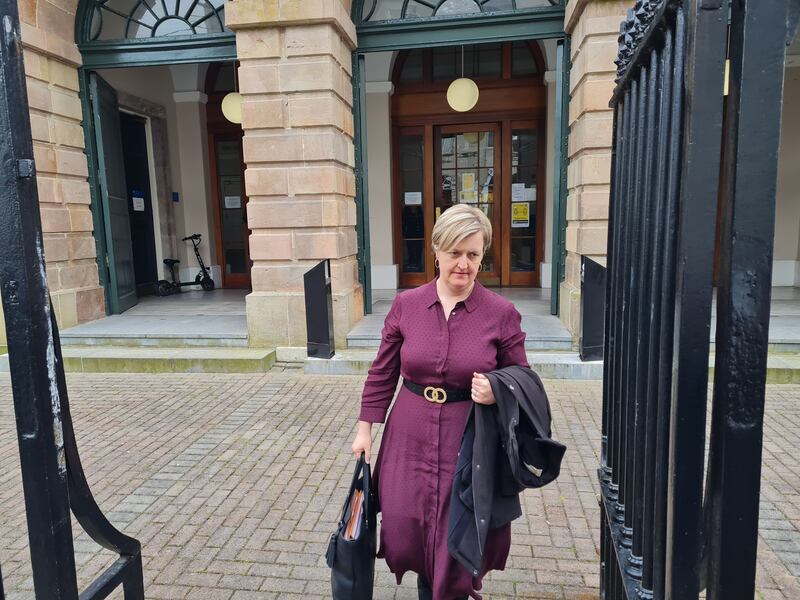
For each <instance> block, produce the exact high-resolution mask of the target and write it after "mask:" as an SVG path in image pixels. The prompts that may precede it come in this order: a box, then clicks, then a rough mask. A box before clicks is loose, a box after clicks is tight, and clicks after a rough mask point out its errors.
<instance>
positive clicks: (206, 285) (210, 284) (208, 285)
mask: <svg viewBox="0 0 800 600" xmlns="http://www.w3.org/2000/svg"><path fill="white" fill-rule="evenodd" d="M200 285H201V286H202V288H203V289H204V290H205V291H207V292H210V291H212V290H213V289H214V280H213V279H211V277H204V278H203V279H202V280H201V281H200Z"/></svg>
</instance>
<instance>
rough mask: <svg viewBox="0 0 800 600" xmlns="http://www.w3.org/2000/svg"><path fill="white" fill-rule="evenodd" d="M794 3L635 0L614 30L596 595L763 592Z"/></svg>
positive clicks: (798, 0)
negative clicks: (761, 544)
mask: <svg viewBox="0 0 800 600" xmlns="http://www.w3.org/2000/svg"><path fill="white" fill-rule="evenodd" d="M799 7H800V0H773V1H771V2H764V1H763V0H733V1H732V2H731V3H730V27H728V17H729V3H728V2H727V1H723V0H660V1H659V0H644V1H642V0H640V1H639V2H637V3H636V5H635V8H634V9H633V10H631V11H629V12H628V18H627V20H626V21H624V22H623V23H622V26H621V34H620V47H619V55H618V59H617V65H618V67H619V69H618V78H617V87H616V89H615V91H614V95H613V98H612V101H611V107H612V108H613V109H614V134H613V135H614V145H613V154H612V186H611V201H610V214H609V237H608V267H609V277H608V285H607V298H606V324H605V327H606V331H605V357H606V360H605V364H604V390H603V391H604V393H603V424H602V431H603V437H602V464H601V467H600V469H599V471H598V475H599V478H600V483H601V488H602V500H601V504H602V510H601V513H602V533H601V546H602V551H601V560H602V563H601V596H602V597H603V598H608V599H614V600H616V599H630V598H656V599H662V598H667V599H676V600H690V599H695V600H696V599H697V598H698V594H699V592H700V590H701V589H703V588H707V597H708V598H709V599H710V600H717V599H724V600H737V599H740V598H741V599H744V598H747V599H751V598H753V595H754V581H755V554H756V545H757V531H758V499H759V481H760V472H761V437H762V421H763V409H764V385H765V381H766V363H767V342H768V337H767V334H768V324H769V308H770V283H771V275H772V247H773V236H774V219H775V191H776V180H777V153H778V144H779V132H780V111H781V103H782V92H783V76H784V53H785V45H786V43H787V41H788V39H790V38H791V34H792V33H793V30H794V29H795V27H796V23H797V13H798V8H799ZM726 46H727V47H728V56H729V57H730V95H729V97H728V99H727V104H724V103H723V88H724V78H725V71H726V69H725V59H726ZM723 107H725V108H723ZM723 114H724V119H723ZM723 121H724V122H725V127H726V129H725V139H726V144H725V148H724V152H723V153H722V157H721V153H720V148H721V145H722V139H723V138H722V129H723ZM721 162H722V164H721ZM720 168H722V186H721V190H720ZM720 191H721V193H722V196H721V204H720V206H721V207H722V208H721V211H722V214H721V215H720V216H721V223H722V226H721V231H720V234H719V235H720V240H721V246H720V247H721V263H720V284H719V287H718V289H717V308H718V310H717V313H718V318H717V331H716V357H715V363H714V366H715V371H714V394H713V403H712V421H711V437H710V441H709V443H710V454H709V459H708V467H707V469H706V468H705V464H704V451H705V444H706V409H707V396H708V367H709V345H710V343H709V342H710V334H711V332H710V318H711V302H712V269H713V260H714V241H715V235H714V233H715V224H716V217H717V203H718V194H719V193H720ZM704 476H705V478H706V486H705V493H704V490H703V478H704Z"/></svg>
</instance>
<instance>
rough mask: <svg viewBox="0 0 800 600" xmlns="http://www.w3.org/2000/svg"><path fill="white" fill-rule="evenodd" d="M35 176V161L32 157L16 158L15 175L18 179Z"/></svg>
mask: <svg viewBox="0 0 800 600" xmlns="http://www.w3.org/2000/svg"><path fill="white" fill-rule="evenodd" d="M35 176H36V163H34V162H33V159H32V158H20V159H19V160H17V177H18V178H19V179H30V178H31V177H35Z"/></svg>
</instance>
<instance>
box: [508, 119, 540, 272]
mask: <svg viewBox="0 0 800 600" xmlns="http://www.w3.org/2000/svg"><path fill="white" fill-rule="evenodd" d="M538 153H539V138H538V132H537V130H536V129H513V130H512V132H511V255H510V267H511V273H512V277H513V274H514V273H533V272H534V271H536V265H537V263H538V261H539V260H540V257H538V256H536V245H537V244H536V242H537V239H536V225H537V223H536V203H537V194H536V192H537V173H538V170H539V156H538ZM512 283H513V282H512Z"/></svg>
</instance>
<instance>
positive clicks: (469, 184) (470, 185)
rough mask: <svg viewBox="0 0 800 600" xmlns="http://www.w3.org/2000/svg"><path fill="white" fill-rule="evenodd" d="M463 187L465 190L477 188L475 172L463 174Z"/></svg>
mask: <svg viewBox="0 0 800 600" xmlns="http://www.w3.org/2000/svg"><path fill="white" fill-rule="evenodd" d="M461 189H462V190H464V191H465V192H466V191H469V190H474V189H475V173H462V174H461Z"/></svg>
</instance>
